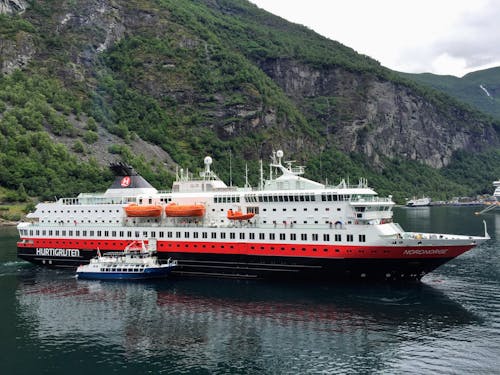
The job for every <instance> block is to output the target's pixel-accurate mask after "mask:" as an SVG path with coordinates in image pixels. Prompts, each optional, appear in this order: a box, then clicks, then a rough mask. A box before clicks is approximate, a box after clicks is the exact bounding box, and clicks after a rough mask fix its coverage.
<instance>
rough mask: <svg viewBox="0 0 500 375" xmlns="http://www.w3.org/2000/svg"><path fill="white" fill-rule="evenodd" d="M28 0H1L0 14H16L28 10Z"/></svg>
mask: <svg viewBox="0 0 500 375" xmlns="http://www.w3.org/2000/svg"><path fill="white" fill-rule="evenodd" d="M27 6H28V2H27V1H24V0H0V14H16V13H22V12H24V11H25V10H26V8H27Z"/></svg>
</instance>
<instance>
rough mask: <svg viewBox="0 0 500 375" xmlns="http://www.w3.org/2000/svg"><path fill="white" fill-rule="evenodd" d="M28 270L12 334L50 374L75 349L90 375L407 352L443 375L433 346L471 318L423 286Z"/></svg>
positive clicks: (325, 364)
mask: <svg viewBox="0 0 500 375" xmlns="http://www.w3.org/2000/svg"><path fill="white" fill-rule="evenodd" d="M28 271H29V270H28ZM28 271H27V273H28V274H29V275H24V277H23V278H22V280H21V281H20V285H19V286H18V291H17V295H16V300H17V304H18V310H19V322H20V324H19V326H20V327H22V328H20V329H22V330H26V332H23V334H22V336H25V337H29V340H27V342H28V341H29V342H30V344H26V345H29V346H30V350H39V351H40V353H37V354H38V355H40V356H42V357H43V353H44V352H47V351H50V352H52V353H54V352H55V353H57V352H60V353H61V356H62V353H65V356H62V357H60V358H57V355H55V354H54V355H52V356H49V357H47V358H44V364H45V366H46V368H51V370H52V371H53V373H57V372H60V373H63V372H64V371H66V370H67V371H69V366H68V365H69V364H70V363H71V355H70V354H69V353H76V352H78V358H80V360H81V359H82V358H84V356H88V357H89V358H88V360H89V361H91V362H92V363H94V362H95V366H96V371H97V372H98V373H100V372H104V371H107V370H115V371H116V370H119V371H120V372H121V373H137V372H136V371H138V370H140V369H141V366H144V365H145V364H146V363H147V366H148V369H150V370H151V371H152V373H162V372H164V373H169V372H195V373H198V372H200V371H201V372H203V373H273V374H275V373H306V372H309V373H319V372H327V373H330V372H335V373H339V372H356V373H359V372H376V371H384V370H387V369H390V370H395V369H397V371H407V370H411V368H410V367H408V368H407V366H412V360H411V359H412V358H413V357H414V356H415V355H416V353H418V354H417V355H418V356H420V357H422V356H427V357H428V358H433V361H430V363H431V364H429V368H427V369H426V368H425V365H423V366H424V367H423V370H424V371H425V370H428V371H431V370H432V371H440V370H446V369H447V368H448V367H449V364H450V358H449V354H450V353H451V352H450V353H448V355H447V356H446V357H442V356H443V350H444V351H445V352H446V351H448V350H451V349H452V346H453V344H452V343H451V342H449V343H448V344H445V345H444V346H443V347H440V348H436V347H435V346H432V345H431V344H430V342H431V341H432V337H435V336H436V335H439V332H450V331H454V330H457V331H460V330H462V328H463V327H464V326H468V325H471V324H476V323H478V322H479V321H480V319H479V318H478V317H477V316H475V315H474V314H472V313H470V312H468V311H467V310H466V309H464V308H463V307H462V306H461V305H459V304H457V303H456V302H454V301H452V300H451V299H449V298H448V297H447V296H446V295H444V294H442V293H441V292H439V291H438V290H437V289H434V288H433V287H430V286H427V285H425V284H420V285H415V286H408V285H406V286H405V287H404V288H398V287H397V286H393V285H392V286H390V285H389V286H388V285H375V286H366V285H364V286H359V287H358V286H352V285H349V286H348V285H340V286H331V285H329V286H325V285H321V284H300V285H294V284H286V285H285V284H276V283H269V284H264V283H253V282H248V281H232V280H171V281H166V282H165V281H163V282H161V283H140V284H134V283H105V282H98V281H81V280H75V279H74V278H73V275H72V274H71V273H67V272H65V271H57V273H55V271H53V270H40V269H36V270H33V272H32V273H30V272H28ZM19 345H21V348H20V349H23V348H22V345H23V343H19ZM429 345H430V346H429ZM31 346H33V348H31ZM54 347H57V349H59V350H55V351H54ZM35 348H36V349H35ZM49 348H50V349H49ZM409 348H411V349H410V350H408V349H409ZM65 361H66V362H65ZM51 362H52V363H51ZM47 363H48V364H49V366H48V367H47ZM64 363H66V364H64ZM174 364H175V365H174ZM172 366H174V367H172ZM169 370H170V371H169Z"/></svg>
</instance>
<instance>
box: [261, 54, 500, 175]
mask: <svg viewBox="0 0 500 375" xmlns="http://www.w3.org/2000/svg"><path fill="white" fill-rule="evenodd" d="M262 69H264V71H265V72H266V73H267V74H268V75H269V76H270V77H271V78H272V79H273V80H274V81H275V82H277V83H278V85H279V86H280V87H281V88H282V89H283V90H285V92H286V93H287V95H288V96H289V97H291V98H292V99H293V100H294V102H295V103H296V104H297V105H298V106H299V107H301V108H302V109H303V111H304V112H305V113H306V114H308V116H309V118H312V117H316V119H318V120H319V122H320V123H321V125H322V126H323V127H324V128H325V129H326V130H324V134H325V136H326V137H328V138H329V139H330V140H331V143H333V144H335V145H336V146H337V147H339V148H340V149H341V150H343V151H344V152H348V153H349V152H356V153H363V154H365V155H367V156H368V157H369V158H370V159H371V160H372V162H373V163H374V164H375V165H379V164H380V163H381V158H382V157H389V158H394V157H399V158H403V159H410V160H417V161H421V162H423V163H425V164H427V165H429V166H431V167H433V168H442V167H444V166H446V165H448V164H449V162H450V160H451V156H452V154H453V152H454V151H457V150H465V151H467V152H476V151H481V150H484V149H486V148H488V147H491V146H496V145H498V144H499V139H498V135H497V133H496V132H495V130H494V129H493V127H492V126H491V125H490V124H487V123H481V122H478V121H477V120H472V119H473V118H474V116H472V115H471V113H469V112H467V111H460V110H456V109H453V110H450V109H448V112H443V109H439V108H437V107H436V106H435V105H433V104H432V103H430V102H429V101H426V100H424V99H423V98H421V97H419V96H418V95H417V94H415V92H413V91H411V90H410V89H409V88H407V87H404V86H401V85H397V84H395V83H393V82H390V81H382V80H380V79H379V78H377V77H374V76H371V75H368V74H366V73H365V74H362V73H353V72H348V71H346V70H342V69H339V68H331V69H323V70H319V69H316V68H312V67H311V66H308V65H305V64H302V63H299V62H297V61H293V60H288V59H286V60H283V59H274V60H268V61H266V62H265V63H263V65H262ZM318 101H321V102H323V107H325V106H326V109H325V110H324V112H323V113H317V112H316V113H315V111H314V110H313V109H312V108H311V106H308V104H307V103H311V102H313V103H314V102H318ZM325 102H326V104H325ZM450 111H453V112H450ZM347 113H348V114H349V115H348V116H345V115H344V114H347Z"/></svg>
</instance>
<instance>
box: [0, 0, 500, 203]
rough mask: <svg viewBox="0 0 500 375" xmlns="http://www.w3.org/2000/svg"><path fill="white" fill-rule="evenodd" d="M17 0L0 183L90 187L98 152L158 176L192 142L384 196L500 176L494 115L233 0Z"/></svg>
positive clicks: (4, 59) (68, 190) (222, 156)
mask: <svg viewBox="0 0 500 375" xmlns="http://www.w3.org/2000/svg"><path fill="white" fill-rule="evenodd" d="M4 3H5V2H4ZM18 3H20V4H21V5H23V4H24V5H25V7H26V8H25V9H22V7H21V10H19V9H18V8H19V7H17V8H15V9H14V8H11V12H6V13H5V14H3V15H0V48H1V50H2V54H1V57H0V65H1V68H2V73H3V75H2V78H1V79H0V185H1V186H3V187H5V188H7V189H9V190H10V191H12V192H13V193H12V194H11V195H15V192H19V194H20V195H22V193H23V191H25V192H26V194H28V195H30V196H41V197H42V198H44V199H47V198H52V197H53V196H61V195H73V194H77V193H78V192H81V191H95V190H102V189H105V188H106V186H107V185H108V184H109V183H110V181H111V176H110V174H109V172H108V171H107V168H106V167H107V165H108V163H109V162H110V161H113V160H124V161H126V162H128V163H131V164H132V165H134V166H135V167H136V169H138V170H139V171H140V172H141V173H142V174H143V175H144V177H145V178H146V179H148V180H150V181H151V182H152V184H153V185H155V186H156V187H158V188H163V189H164V188H168V187H169V185H170V183H171V181H172V179H173V172H174V171H175V168H176V166H177V165H180V166H182V167H184V168H189V170H190V171H193V172H195V171H196V170H197V168H200V167H201V166H202V160H203V157H204V156H206V155H211V156H212V157H213V158H214V160H215V162H214V165H213V167H214V169H215V170H216V172H217V173H218V174H219V176H220V177H221V178H223V179H225V180H226V181H228V180H229V168H228V165H229V158H231V162H232V172H233V173H232V179H233V181H234V182H236V183H239V184H241V183H242V182H243V180H244V177H243V176H244V169H245V164H248V166H249V169H250V175H251V176H252V177H251V182H252V183H253V184H255V183H256V181H257V178H258V161H259V159H263V160H264V162H266V161H267V160H269V159H268V157H269V156H270V154H271V152H272V150H276V149H278V148H279V149H283V150H284V151H285V155H286V156H287V157H288V158H291V159H295V160H298V161H299V162H300V163H301V164H304V165H306V166H307V167H308V169H307V170H306V171H307V172H308V176H309V177H313V178H317V179H320V180H323V181H325V180H328V182H329V183H336V182H338V181H339V179H340V178H349V179H350V180H351V181H355V180H357V178H359V177H367V178H368V179H369V182H370V185H371V186H373V187H375V188H376V189H377V190H378V191H379V193H381V194H394V196H395V198H396V199H399V200H401V199H403V198H404V197H407V196H411V195H414V194H426V195H432V196H433V197H434V198H445V197H451V196H456V195H470V194H474V193H479V192H490V191H491V181H492V180H493V179H496V178H497V176H498V175H500V152H499V151H498V145H499V134H498V131H499V125H500V124H499V122H498V121H496V120H494V119H493V118H491V117H489V116H488V115H485V114H483V113H481V112H478V111H477V110H475V109H472V107H470V106H468V105H466V104H463V103H462V102H459V101H458V100H456V99H453V98H452V97H450V96H447V95H445V94H442V93H439V92H438V91H435V90H433V89H429V88H427V87H425V86H420V85H418V84H416V83H414V82H413V81H411V80H408V79H406V78H403V77H401V76H400V75H399V74H397V73H395V72H392V71H390V70H388V69H386V68H384V67H382V66H381V65H380V64H379V63H378V62H377V61H375V60H373V59H371V58H369V57H367V56H363V55H359V54H357V53H356V52H355V51H353V50H352V49H351V48H349V47H346V46H343V45H341V44H340V43H337V42H335V41H331V40H328V39H326V38H324V37H321V36H319V35H318V34H316V33H314V32H312V31H311V30H309V29H307V28H305V27H302V26H299V25H295V24H291V23H289V22H287V21H285V20H283V19H280V18H278V17H275V16H273V15H271V14H269V13H267V12H264V11H263V10H260V9H258V8H257V7H255V6H254V5H252V4H250V3H249V2H247V1H244V0H197V1H188V0H156V1H135V0H132V1H121V0H93V1H86V2H76V1H71V0H66V1H63V0H51V1H32V2H18ZM20 186H21V187H22V188H21V189H20Z"/></svg>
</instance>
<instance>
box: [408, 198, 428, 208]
mask: <svg viewBox="0 0 500 375" xmlns="http://www.w3.org/2000/svg"><path fill="white" fill-rule="evenodd" d="M430 204H431V198H428V197H422V198H413V199H410V200H409V201H407V202H406V207H427V206H430Z"/></svg>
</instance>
